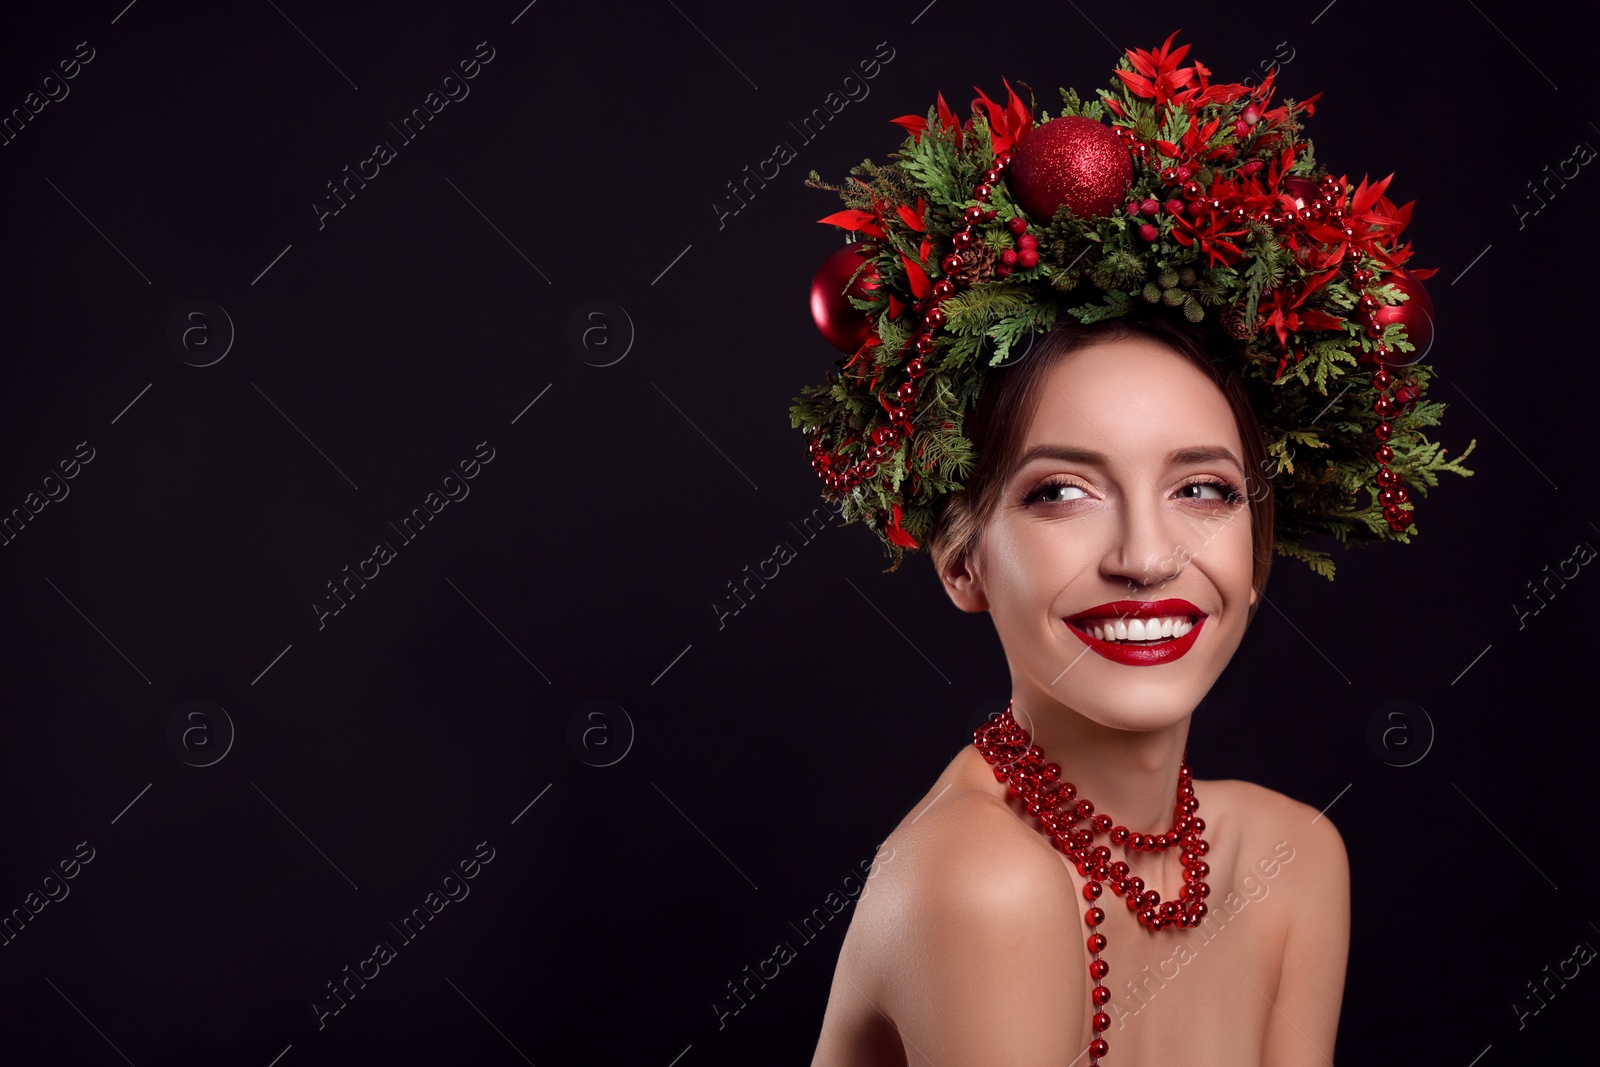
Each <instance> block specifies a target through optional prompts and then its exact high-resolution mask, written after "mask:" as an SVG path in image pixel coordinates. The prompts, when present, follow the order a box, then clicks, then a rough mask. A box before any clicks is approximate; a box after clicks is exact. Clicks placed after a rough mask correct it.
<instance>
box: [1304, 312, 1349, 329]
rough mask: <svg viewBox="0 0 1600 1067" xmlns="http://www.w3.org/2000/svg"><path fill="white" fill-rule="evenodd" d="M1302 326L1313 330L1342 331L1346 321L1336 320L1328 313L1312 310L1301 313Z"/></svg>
mask: <svg viewBox="0 0 1600 1067" xmlns="http://www.w3.org/2000/svg"><path fill="white" fill-rule="evenodd" d="M1300 324H1301V325H1302V326H1305V327H1307V328H1309V329H1312V330H1342V329H1344V320H1343V319H1340V318H1335V317H1334V316H1332V315H1330V314H1328V313H1327V312H1326V311H1318V310H1317V309H1316V308H1311V309H1310V310H1308V311H1302V312H1301V313H1300Z"/></svg>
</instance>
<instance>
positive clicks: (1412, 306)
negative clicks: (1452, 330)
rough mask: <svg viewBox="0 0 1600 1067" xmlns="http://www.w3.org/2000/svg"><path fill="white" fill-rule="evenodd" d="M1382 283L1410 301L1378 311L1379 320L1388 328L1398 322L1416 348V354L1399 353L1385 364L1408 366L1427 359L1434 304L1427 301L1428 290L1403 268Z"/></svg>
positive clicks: (1430, 340)
mask: <svg viewBox="0 0 1600 1067" xmlns="http://www.w3.org/2000/svg"><path fill="white" fill-rule="evenodd" d="M1383 280H1384V281H1385V282H1387V283H1388V284H1390V285H1393V286H1394V287H1395V288H1396V289H1398V290H1400V291H1401V292H1402V293H1405V294H1406V296H1408V297H1409V298H1410V299H1408V300H1406V301H1405V302H1404V303H1401V304H1391V305H1388V306H1387V307H1381V308H1379V309H1378V310H1377V312H1376V316H1377V320H1378V322H1379V324H1380V325H1385V326H1387V325H1388V324H1389V323H1391V322H1398V323H1399V324H1400V325H1402V326H1404V327H1405V329H1406V340H1408V341H1410V342H1411V343H1412V344H1413V345H1415V346H1416V351H1415V352H1406V353H1399V352H1397V353H1395V354H1394V355H1395V357H1396V358H1393V359H1389V360H1387V361H1386V362H1388V363H1389V364H1391V365H1393V366H1400V367H1404V366H1409V365H1410V364H1412V363H1415V362H1417V361H1418V360H1420V359H1422V358H1423V357H1424V356H1426V355H1427V354H1428V347H1429V346H1430V345H1432V344H1433V301H1432V300H1430V299H1429V298H1428V290H1426V289H1424V288H1423V287H1422V279H1421V278H1418V277H1417V276H1416V275H1415V274H1412V273H1411V272H1410V271H1408V270H1406V269H1405V268H1404V267H1402V268H1400V269H1398V270H1396V271H1395V272H1394V273H1393V274H1391V275H1389V276H1388V277H1386V278H1384V279H1383Z"/></svg>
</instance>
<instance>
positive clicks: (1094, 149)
mask: <svg viewBox="0 0 1600 1067" xmlns="http://www.w3.org/2000/svg"><path fill="white" fill-rule="evenodd" d="M1007 182H1008V183H1009V185H1010V188H1011V196H1012V197H1013V198H1014V199H1015V200H1016V202H1017V203H1018V204H1019V205H1020V206H1021V207H1022V210H1023V211H1025V212H1026V213H1027V215H1028V217H1029V218H1030V219H1032V220H1033V221H1034V222H1036V223H1039V224H1041V225H1042V224H1046V223H1048V222H1049V221H1050V220H1051V219H1053V218H1054V217H1055V214H1056V209H1057V208H1059V207H1061V206H1062V205H1066V207H1067V208H1068V209H1069V210H1070V211H1071V212H1072V213H1073V214H1074V215H1076V216H1077V217H1078V218H1080V219H1087V218H1099V217H1100V216H1103V215H1110V214H1111V213H1112V212H1114V211H1116V210H1117V209H1118V208H1119V207H1121V206H1122V202H1123V200H1124V199H1126V197H1127V192H1128V187H1129V186H1130V185H1132V184H1133V161H1132V160H1131V159H1129V158H1128V148H1127V146H1126V145H1124V144H1123V143H1122V142H1121V141H1120V140H1118V139H1117V135H1116V134H1114V133H1112V132H1111V127H1109V126H1107V125H1105V124H1104V123H1101V122H1096V121H1094V120H1093V119H1088V118H1084V117H1083V116H1081V115H1064V116H1062V117H1061V118H1058V119H1051V120H1050V121H1049V122H1046V123H1044V124H1042V125H1040V126H1037V127H1035V128H1034V129H1033V131H1032V132H1031V133H1029V134H1028V136H1027V139H1026V140H1024V141H1023V142H1022V143H1021V144H1019V145H1017V146H1016V147H1015V148H1014V149H1013V150H1012V156H1011V170H1010V173H1009V174H1008V175H1007Z"/></svg>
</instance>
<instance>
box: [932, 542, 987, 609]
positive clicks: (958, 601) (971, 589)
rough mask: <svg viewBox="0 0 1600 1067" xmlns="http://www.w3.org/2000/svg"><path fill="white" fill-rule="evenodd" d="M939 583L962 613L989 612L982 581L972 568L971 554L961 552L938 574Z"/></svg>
mask: <svg viewBox="0 0 1600 1067" xmlns="http://www.w3.org/2000/svg"><path fill="white" fill-rule="evenodd" d="M939 581H940V582H941V583H943V585H944V591H945V592H946V593H947V594H949V596H950V600H951V602H952V603H954V604H955V606H956V607H958V608H960V609H961V610H962V611H965V612H970V613H975V612H979V611H988V610H989V598H988V597H986V596H984V594H983V581H982V579H981V577H980V575H979V573H978V570H977V568H976V567H974V566H973V560H972V553H971V552H962V553H961V554H960V555H958V556H956V557H955V558H954V559H953V560H951V561H950V563H949V564H947V565H946V567H945V569H944V570H942V571H940V572H939Z"/></svg>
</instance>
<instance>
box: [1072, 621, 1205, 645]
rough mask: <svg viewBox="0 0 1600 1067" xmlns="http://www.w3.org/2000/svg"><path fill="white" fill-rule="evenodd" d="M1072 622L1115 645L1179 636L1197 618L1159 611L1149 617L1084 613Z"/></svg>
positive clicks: (1151, 641) (1155, 643) (1151, 642)
mask: <svg viewBox="0 0 1600 1067" xmlns="http://www.w3.org/2000/svg"><path fill="white" fill-rule="evenodd" d="M1071 622H1072V625H1074V626H1076V627H1077V628H1078V629H1080V630H1082V631H1084V632H1085V633H1087V634H1089V635H1090V636H1092V637H1094V638H1096V639H1097V640H1100V641H1106V642H1109V643H1111V644H1118V645H1159V644H1161V643H1162V642H1164V641H1171V640H1174V639H1175V638H1179V637H1182V636H1183V635H1184V634H1186V633H1188V632H1189V631H1190V630H1193V629H1194V628H1195V626H1196V624H1197V623H1198V622H1199V617H1198V616H1195V615H1161V616H1156V617H1152V618H1124V617H1097V616H1092V615H1085V616H1082V617H1079V618H1075V619H1072V620H1071Z"/></svg>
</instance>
